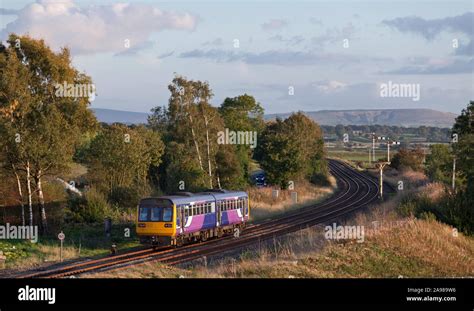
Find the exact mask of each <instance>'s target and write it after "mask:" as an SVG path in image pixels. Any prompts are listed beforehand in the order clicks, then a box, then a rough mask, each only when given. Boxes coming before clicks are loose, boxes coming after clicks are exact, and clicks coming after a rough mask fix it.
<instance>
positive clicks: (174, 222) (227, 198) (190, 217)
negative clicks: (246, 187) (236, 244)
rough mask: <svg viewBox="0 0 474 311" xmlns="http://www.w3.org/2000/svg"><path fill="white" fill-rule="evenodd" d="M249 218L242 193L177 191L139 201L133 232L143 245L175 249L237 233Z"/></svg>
mask: <svg viewBox="0 0 474 311" xmlns="http://www.w3.org/2000/svg"><path fill="white" fill-rule="evenodd" d="M249 217H250V203H249V197H248V194H247V193H246V192H244V191H229V190H223V189H218V190H215V189H212V190H207V191H204V192H199V193H191V192H178V193H174V194H172V195H167V196H160V197H149V198H143V199H141V200H140V202H139V204H138V213H137V227H136V233H137V235H138V237H139V239H140V243H142V244H146V245H152V246H154V247H157V246H175V247H178V246H182V245H184V244H188V243H193V242H200V241H206V240H208V239H211V238H220V237H222V236H224V235H229V234H234V235H236V234H240V232H242V230H243V229H244V228H245V225H246V223H247V222H248V220H249Z"/></svg>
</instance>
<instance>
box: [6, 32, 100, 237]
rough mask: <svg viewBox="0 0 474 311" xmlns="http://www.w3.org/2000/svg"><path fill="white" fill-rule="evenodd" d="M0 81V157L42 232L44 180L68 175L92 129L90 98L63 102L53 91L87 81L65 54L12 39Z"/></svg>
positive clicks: (44, 221) (27, 39)
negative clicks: (1, 138) (0, 138)
mask: <svg viewBox="0 0 474 311" xmlns="http://www.w3.org/2000/svg"><path fill="white" fill-rule="evenodd" d="M0 76H1V78H0V126H1V127H2V132H3V134H4V135H5V139H4V141H3V144H2V147H3V148H2V152H4V153H5V154H6V155H7V158H8V159H9V161H8V165H9V166H10V167H11V170H12V172H13V173H14V175H18V180H22V179H23V180H25V181H26V190H27V191H26V192H27V198H28V206H29V214H30V217H29V218H30V219H29V222H30V224H31V223H32V222H33V212H32V195H33V193H35V194H36V195H37V198H38V202H39V208H40V214H41V224H42V228H43V230H46V228H47V218H46V210H45V201H44V193H43V179H44V176H47V175H53V176H54V175H57V174H59V173H60V172H63V171H64V170H65V169H67V167H68V164H69V163H70V162H71V161H72V157H73V153H74V150H75V147H76V146H77V145H78V144H79V143H80V141H81V137H82V135H83V134H84V133H87V132H89V131H90V130H91V129H93V128H94V127H95V125H96V120H95V117H94V115H93V113H92V112H91V111H90V110H89V109H88V105H89V101H90V99H89V97H88V96H62V95H64V94H58V93H57V88H58V87H57V86H58V85H59V84H63V83H68V84H73V85H91V84H92V81H91V79H90V77H88V76H86V75H85V74H83V73H80V72H78V71H77V70H76V69H75V68H74V67H73V66H72V64H71V57H70V53H69V50H68V49H67V48H63V49H61V51H60V52H58V53H55V52H53V51H52V50H51V49H50V48H49V47H48V46H46V45H45V43H44V42H43V41H42V40H35V39H32V38H30V37H28V36H21V37H20V36H17V35H15V34H11V35H10V36H9V39H8V40H7V45H6V46H4V45H2V46H1V48H0ZM18 184H19V187H20V185H21V183H20V182H19V183H18ZM33 186H34V187H35V189H34V191H33V189H32V187H33ZM19 190H20V188H19Z"/></svg>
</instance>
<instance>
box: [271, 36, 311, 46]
mask: <svg viewBox="0 0 474 311" xmlns="http://www.w3.org/2000/svg"><path fill="white" fill-rule="evenodd" d="M269 40H271V41H278V42H282V43H285V44H286V45H288V46H294V45H298V44H300V43H302V42H303V41H304V40H305V39H304V38H303V37H302V36H292V37H288V38H285V37H283V36H282V35H275V36H273V37H270V38H269Z"/></svg>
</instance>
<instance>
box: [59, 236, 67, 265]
mask: <svg viewBox="0 0 474 311" xmlns="http://www.w3.org/2000/svg"><path fill="white" fill-rule="evenodd" d="M65 237H66V235H65V234H64V233H63V232H62V231H61V232H60V233H59V234H58V239H59V241H61V248H60V250H59V260H60V261H61V262H63V241H64V238H65Z"/></svg>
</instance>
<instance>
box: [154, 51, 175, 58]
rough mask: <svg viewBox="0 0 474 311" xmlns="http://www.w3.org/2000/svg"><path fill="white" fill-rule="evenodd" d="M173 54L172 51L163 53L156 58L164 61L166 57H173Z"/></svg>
mask: <svg viewBox="0 0 474 311" xmlns="http://www.w3.org/2000/svg"><path fill="white" fill-rule="evenodd" d="M173 54H174V51H171V52H167V53H163V54H160V55H158V58H159V59H165V58H167V57H170V56H173Z"/></svg>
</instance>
